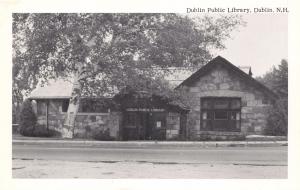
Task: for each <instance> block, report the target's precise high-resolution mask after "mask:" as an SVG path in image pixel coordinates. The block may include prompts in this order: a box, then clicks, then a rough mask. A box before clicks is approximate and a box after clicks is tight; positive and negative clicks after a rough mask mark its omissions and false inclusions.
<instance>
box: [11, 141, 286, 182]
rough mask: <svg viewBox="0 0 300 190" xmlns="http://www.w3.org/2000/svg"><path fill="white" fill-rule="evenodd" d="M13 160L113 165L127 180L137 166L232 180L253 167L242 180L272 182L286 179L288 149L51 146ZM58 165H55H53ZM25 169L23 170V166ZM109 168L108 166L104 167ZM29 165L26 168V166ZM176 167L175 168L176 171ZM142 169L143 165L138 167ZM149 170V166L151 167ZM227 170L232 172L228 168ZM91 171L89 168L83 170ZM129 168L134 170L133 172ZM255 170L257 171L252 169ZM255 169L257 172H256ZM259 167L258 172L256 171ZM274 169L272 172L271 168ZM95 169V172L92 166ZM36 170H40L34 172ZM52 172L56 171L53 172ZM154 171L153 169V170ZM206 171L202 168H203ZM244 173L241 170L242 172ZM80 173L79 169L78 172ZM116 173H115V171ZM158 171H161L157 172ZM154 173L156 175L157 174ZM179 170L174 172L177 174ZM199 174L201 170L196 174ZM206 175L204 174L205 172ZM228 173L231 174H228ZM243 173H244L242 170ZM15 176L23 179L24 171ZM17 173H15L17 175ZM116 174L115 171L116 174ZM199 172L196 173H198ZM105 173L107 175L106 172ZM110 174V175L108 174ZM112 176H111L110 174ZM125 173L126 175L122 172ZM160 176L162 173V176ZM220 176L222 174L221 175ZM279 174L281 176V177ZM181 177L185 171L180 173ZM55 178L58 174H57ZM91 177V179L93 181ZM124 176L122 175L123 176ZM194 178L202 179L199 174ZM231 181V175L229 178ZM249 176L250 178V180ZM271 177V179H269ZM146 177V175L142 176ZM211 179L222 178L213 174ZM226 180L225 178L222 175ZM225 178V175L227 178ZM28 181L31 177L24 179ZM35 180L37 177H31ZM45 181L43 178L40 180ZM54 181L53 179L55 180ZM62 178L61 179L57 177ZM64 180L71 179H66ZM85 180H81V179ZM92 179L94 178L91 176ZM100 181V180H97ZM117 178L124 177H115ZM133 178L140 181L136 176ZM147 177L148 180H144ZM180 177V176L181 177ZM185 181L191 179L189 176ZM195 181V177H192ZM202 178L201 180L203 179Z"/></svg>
mask: <svg viewBox="0 0 300 190" xmlns="http://www.w3.org/2000/svg"><path fill="white" fill-rule="evenodd" d="M12 156H13V160H14V161H13V167H15V168H17V167H20V168H22V167H28V166H29V165H30V164H31V166H32V167H36V165H34V164H32V163H29V161H31V160H37V161H40V162H39V164H41V165H45V164H47V163H50V162H51V163H53V164H52V165H53V166H55V165H59V164H58V163H62V162H64V166H66V163H70V162H72V164H74V163H85V164H86V163H98V164H102V165H103V164H104V165H103V167H104V168H105V167H106V168H107V167H111V165H113V164H119V165H116V167H114V168H122V167H125V166H126V168H124V171H127V174H124V175H123V176H128V175H129V174H128V173H130V172H128V171H131V172H134V170H132V169H133V168H136V169H138V167H136V166H137V164H142V163H143V164H152V165H153V164H154V165H156V166H158V165H169V168H168V169H170V167H172V169H174V168H176V167H179V166H180V167H182V166H184V165H185V166H187V165H189V167H191V166H192V167H195V166H197V167H198V166H201V167H204V166H212V165H214V166H222V167H220V169H219V170H218V169H217V168H216V167H215V168H214V169H215V170H216V172H218V171H222V170H224V172H226V173H230V172H232V171H234V175H233V177H234V176H235V175H236V173H238V170H237V168H232V167H233V166H234V167H237V166H241V167H250V166H251V168H250V170H249V171H248V169H249V168H247V171H244V170H245V168H242V169H243V171H244V173H245V174H244V175H242V176H243V178H256V177H255V176H258V178H260V177H259V172H261V171H263V172H261V173H262V174H263V173H264V172H267V173H264V174H263V176H262V177H263V178H268V177H270V178H272V177H275V178H276V177H279V178H281V177H286V175H287V171H286V170H287V147H286V146H278V147H218V148H212V147H210V148H195V147H194V148H176V149H165V148H143V149H141V148H111V149H107V148H92V147H74V146H72V147H53V146H49V145H13V148H12ZM54 163H55V164H54ZM22 164H23V165H24V166H23V165H22ZM105 164H106V165H105ZM26 165H27V166H26ZM61 165H63V164H61ZM175 165H177V166H176V167H174V166H175ZM138 166H139V167H140V165H138ZM149 166H150V165H149ZM224 166H226V167H228V166H231V168H227V169H226V168H225V169H224ZM74 167H77V165H76V166H74V165H73V166H70V167H69V169H68V170H70V169H74ZM82 167H85V169H86V167H89V166H82ZM128 167H132V168H131V169H130V168H128ZM253 167H254V168H253ZM255 167H256V168H255ZM258 167H259V169H258V170H256V169H257V168H258ZM272 167H273V168H272ZM93 168H95V167H94V166H93ZM35 169H36V170H37V169H38V168H35ZM52 169H53V168H52ZM150 169H153V167H150ZM202 169H203V168H202ZM239 169H241V168H239ZM273 169H276V172H275V173H277V174H278V175H277V174H276V175H274V176H272V173H274V170H273ZM79 170H80V169H79ZM112 170H115V169H112ZM181 170H182V168H181ZM157 171H160V170H159V169H157ZM157 171H156V170H155V171H153V172H154V173H155V172H157ZM176 171H177V170H175V169H174V173H176ZM197 171H199V170H197ZM203 171H204V170H203ZM205 171H208V172H212V173H213V171H211V170H210V169H209V168H205ZM228 171H229V172H228ZM241 171H242V170H241ZM16 172H19V173H17V174H16V175H15V176H16V177H18V176H19V177H20V176H21V177H24V176H23V175H22V173H20V172H21V171H16ZM16 172H15V173H16ZM110 172H111V171H110ZM114 172H115V171H114ZM195 172H196V171H195ZM104 173H105V172H104ZM106 173H107V172H106ZM108 173H109V172H108ZM123 173H124V172H123ZM159 173H160V172H159ZM218 173H219V172H218ZM279 173H281V174H280V175H279ZM181 174H182V171H181ZM55 175H56V174H55ZM87 175H88V174H87ZM91 175H92V174H89V175H88V176H89V177H91ZM120 175H121V174H120ZM195 175H197V176H199V174H198V173H195ZM228 175H229V176H227V177H229V178H231V177H230V174H228ZM248 175H249V176H248ZM268 175H271V176H268ZM142 176H144V174H143V175H142ZM212 176H219V175H215V174H212ZM223 176H224V174H223ZM225 176H226V175H225ZM25 177H28V176H25ZM32 177H35V176H32ZM39 177H42V176H39ZM52 177H53V176H52ZM57 177H59V176H57ZM65 177H69V175H66V176H65ZM81 177H82V176H81ZM92 177H93V175H92ZM96 177H97V176H96ZM101 177H102V176H100V178H101ZM115 177H122V175H121V176H115ZM133 177H139V176H134V175H133ZM144 177H147V176H144ZM178 177H180V175H179V176H178ZM185 177H189V175H188V174H186V175H185ZM191 177H194V176H191ZM200 178H201V176H200Z"/></svg>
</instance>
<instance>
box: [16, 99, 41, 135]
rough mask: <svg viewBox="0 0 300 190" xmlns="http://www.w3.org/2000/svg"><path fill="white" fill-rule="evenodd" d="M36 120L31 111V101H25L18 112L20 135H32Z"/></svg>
mask: <svg viewBox="0 0 300 190" xmlns="http://www.w3.org/2000/svg"><path fill="white" fill-rule="evenodd" d="M36 122H37V118H36V115H35V113H34V111H33V108H32V104H31V101H30V100H28V99H26V100H25V101H24V102H23V104H22V108H21V112H20V133H21V134H22V135H24V136H29V135H30V134H33V131H34V128H35V126H36Z"/></svg>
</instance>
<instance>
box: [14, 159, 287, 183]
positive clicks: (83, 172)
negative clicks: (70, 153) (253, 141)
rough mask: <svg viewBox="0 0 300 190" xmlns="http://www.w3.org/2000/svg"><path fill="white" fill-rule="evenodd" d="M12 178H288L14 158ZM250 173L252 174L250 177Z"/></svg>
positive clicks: (241, 168)
mask: <svg viewBox="0 0 300 190" xmlns="http://www.w3.org/2000/svg"><path fill="white" fill-rule="evenodd" d="M12 173H13V178H99V179H103V178H156V179H157V178H160V179H173V178H198V179H199V178H201V179H211V178H212V179H223V178H227V179H230V178H240V179H249V178H258V179H259V178H261V179H263V178H269V179H270V178H287V166H267V165H251V164H248V165H247V164H178V163H172V162H170V163H168V162H164V163H160V162H80V161H58V160H37V159H27V160H26V159H25V160H24V159H14V160H13V168H12ZM249 176H252V177H249Z"/></svg>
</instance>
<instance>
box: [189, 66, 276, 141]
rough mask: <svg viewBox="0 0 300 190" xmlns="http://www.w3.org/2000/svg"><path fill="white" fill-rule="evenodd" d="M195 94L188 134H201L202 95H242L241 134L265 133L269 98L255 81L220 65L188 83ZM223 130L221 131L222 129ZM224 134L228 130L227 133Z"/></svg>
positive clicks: (192, 95)
mask: <svg viewBox="0 0 300 190" xmlns="http://www.w3.org/2000/svg"><path fill="white" fill-rule="evenodd" d="M185 89H186V90H187V92H188V93H189V96H190V97H192V99H193V101H192V102H194V103H193V105H192V110H191V112H190V113H189V115H188V125H187V126H188V136H189V137H191V139H195V138H199V136H200V135H201V133H203V132H201V131H200V125H201V123H200V110H201V102H200V98H201V97H209V96H211V97H240V98H241V102H242V108H241V132H240V134H245V135H246V134H247V135H248V134H263V132H264V128H265V126H266V117H267V109H268V108H269V106H270V104H271V101H270V99H269V98H268V97H267V96H266V95H265V94H264V93H263V92H262V91H261V90H260V89H258V88H257V87H254V86H253V84H251V83H248V82H246V81H244V80H241V78H240V77H238V76H237V75H236V74H235V73H232V71H230V70H228V69H226V68H223V67H222V66H220V65H218V67H216V68H214V70H212V71H211V72H210V73H207V74H206V75H204V76H202V77H201V78H200V79H199V80H198V81H197V82H194V84H192V85H191V86H189V87H185ZM221 134H222V133H221ZM224 134H225V133H224Z"/></svg>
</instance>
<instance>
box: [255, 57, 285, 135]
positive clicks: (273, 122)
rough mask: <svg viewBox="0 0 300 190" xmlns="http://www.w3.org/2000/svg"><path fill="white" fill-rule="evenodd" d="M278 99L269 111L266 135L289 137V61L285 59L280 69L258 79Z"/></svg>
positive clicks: (279, 66) (277, 68)
mask: <svg viewBox="0 0 300 190" xmlns="http://www.w3.org/2000/svg"><path fill="white" fill-rule="evenodd" d="M257 79H258V80H260V81H261V82H262V83H263V84H265V85H266V86H267V87H269V88H270V89H271V90H273V91H274V92H275V93H276V94H277V95H278V98H277V100H276V101H275V102H274V104H273V107H272V108H271V109H270V110H269V116H268V120H267V129H266V133H267V134H268V135H287V132H288V61H287V60H285V59H283V60H281V64H280V65H278V67H273V68H272V70H271V71H270V72H267V73H266V74H265V75H264V76H262V77H259V78H257Z"/></svg>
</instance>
